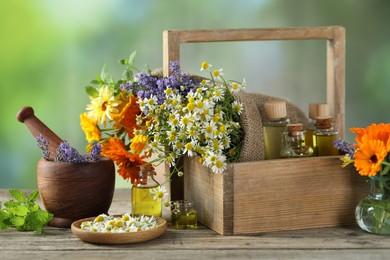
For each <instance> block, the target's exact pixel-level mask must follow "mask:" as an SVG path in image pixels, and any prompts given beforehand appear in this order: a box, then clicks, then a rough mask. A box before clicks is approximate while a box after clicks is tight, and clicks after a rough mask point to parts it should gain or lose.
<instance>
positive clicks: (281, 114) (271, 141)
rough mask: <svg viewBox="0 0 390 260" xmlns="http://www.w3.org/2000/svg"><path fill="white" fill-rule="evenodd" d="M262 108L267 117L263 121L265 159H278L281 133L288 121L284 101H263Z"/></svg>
mask: <svg viewBox="0 0 390 260" xmlns="http://www.w3.org/2000/svg"><path fill="white" fill-rule="evenodd" d="M264 109H265V115H266V117H267V119H266V120H265V121H264V122H263V127H264V148H265V159H266V160H269V159H280V158H281V157H280V151H281V149H282V144H283V141H282V139H283V133H284V132H285V131H286V125H287V124H288V123H289V120H288V119H287V109H286V102H285V101H269V102H266V103H264Z"/></svg>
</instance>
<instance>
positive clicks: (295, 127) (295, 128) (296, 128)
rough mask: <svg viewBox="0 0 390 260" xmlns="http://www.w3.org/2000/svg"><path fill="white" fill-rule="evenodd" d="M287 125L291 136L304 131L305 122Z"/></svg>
mask: <svg viewBox="0 0 390 260" xmlns="http://www.w3.org/2000/svg"><path fill="white" fill-rule="evenodd" d="M286 127H287V131H288V134H289V135H290V136H296V135H300V134H302V132H303V124H288V125H287V126H286Z"/></svg>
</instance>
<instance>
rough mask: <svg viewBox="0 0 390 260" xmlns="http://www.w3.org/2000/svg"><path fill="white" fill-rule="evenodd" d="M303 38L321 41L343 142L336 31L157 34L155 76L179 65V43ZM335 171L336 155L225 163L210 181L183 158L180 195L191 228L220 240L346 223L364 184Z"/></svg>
mask: <svg viewBox="0 0 390 260" xmlns="http://www.w3.org/2000/svg"><path fill="white" fill-rule="evenodd" d="M309 39H318V40H326V41H327V103H328V104H329V107H330V109H331V111H333V116H334V120H335V128H336V129H337V130H338V131H339V135H340V137H343V133H344V111H345V107H344V99H345V29H344V28H343V27H340V26H329V27H314V28H280V29H233V30H192V31H164V33H163V70H164V74H165V75H166V76H167V75H169V62H170V61H173V60H180V44H182V43H194V42H216V41H261V40H309ZM340 165H341V161H340V160H339V157H338V156H329V157H328V156H326V157H312V158H303V159H280V160H266V161H256V162H242V163H232V164H229V165H228V168H227V170H226V171H225V172H224V173H223V174H221V175H216V174H213V173H212V172H211V171H210V170H209V169H207V168H206V167H204V166H202V165H201V164H199V162H198V160H197V159H196V158H195V159H194V158H186V159H185V160H184V191H183V192H184V197H185V198H186V199H190V200H193V201H194V202H195V208H196V209H197V211H198V220H199V222H201V223H202V224H204V225H206V226H208V227H210V228H212V229H214V230H215V231H217V232H218V233H220V234H222V235H237V234H256V233H262V232H270V231H278V230H292V229H303V228H318V227H330V226H339V225H348V224H353V223H355V217H354V212H355V207H356V205H357V203H358V202H359V201H360V200H361V199H362V198H363V197H364V196H366V195H367V194H368V190H369V186H368V183H367V181H366V179H365V178H363V177H361V176H359V175H358V174H357V173H356V171H355V170H354V168H353V167H347V168H341V166H340ZM180 190H181V185H180V183H174V184H173V185H172V186H171V192H172V193H175V192H177V191H179V192H180ZM175 197H178V196H177V195H175ZM179 197H180V195H179Z"/></svg>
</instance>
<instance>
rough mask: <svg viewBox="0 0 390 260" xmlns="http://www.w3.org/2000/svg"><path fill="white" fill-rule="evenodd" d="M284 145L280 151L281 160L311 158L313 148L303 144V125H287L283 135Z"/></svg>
mask: <svg viewBox="0 0 390 260" xmlns="http://www.w3.org/2000/svg"><path fill="white" fill-rule="evenodd" d="M284 140H285V145H284V147H283V148H282V150H281V151H280V156H281V157H282V158H300V157H310V156H313V148H312V147H311V146H308V145H306V143H305V130H304V128H303V124H288V125H287V131H286V132H285V133H284Z"/></svg>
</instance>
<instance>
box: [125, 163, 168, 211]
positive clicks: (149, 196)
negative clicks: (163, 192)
mask: <svg viewBox="0 0 390 260" xmlns="http://www.w3.org/2000/svg"><path fill="white" fill-rule="evenodd" d="M155 174H156V172H155V171H154V170H153V167H152V166H151V165H146V166H144V165H143V166H141V170H140V171H139V182H138V183H137V184H135V185H133V187H132V190H131V195H132V200H131V201H132V213H133V215H148V216H152V215H153V216H156V217H161V213H162V205H161V200H159V199H155V198H154V191H153V189H155V188H157V187H158V186H159V183H158V182H157V181H156V180H155V179H154V175H155Z"/></svg>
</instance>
